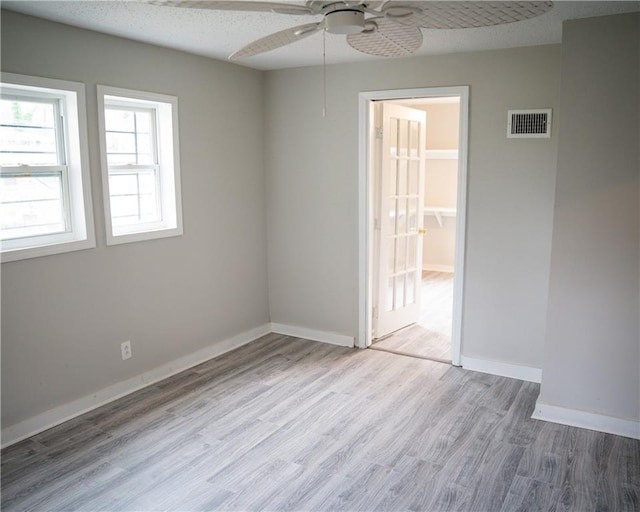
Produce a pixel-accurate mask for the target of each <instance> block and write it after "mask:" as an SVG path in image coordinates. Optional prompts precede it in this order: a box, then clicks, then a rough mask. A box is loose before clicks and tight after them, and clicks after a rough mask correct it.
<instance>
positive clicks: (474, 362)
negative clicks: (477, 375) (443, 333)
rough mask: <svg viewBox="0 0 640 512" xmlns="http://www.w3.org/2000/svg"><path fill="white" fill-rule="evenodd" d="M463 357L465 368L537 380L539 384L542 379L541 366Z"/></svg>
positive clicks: (502, 375) (512, 377)
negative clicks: (535, 366)
mask: <svg viewBox="0 0 640 512" xmlns="http://www.w3.org/2000/svg"><path fill="white" fill-rule="evenodd" d="M461 359H462V367H463V368H464V369H465V370H473V371H475V372H482V373H490V374H491V375H499V376H500V377H509V378H511V379H520V380H526V381H528V382H536V383H538V384H539V383H540V382H541V381H542V369H540V368H534V367H532V366H522V365H519V364H512V363H505V362H502V361H490V360H488V359H475V358H473V357H466V356H462V358H461Z"/></svg>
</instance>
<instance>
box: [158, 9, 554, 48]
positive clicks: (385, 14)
mask: <svg viewBox="0 0 640 512" xmlns="http://www.w3.org/2000/svg"><path fill="white" fill-rule="evenodd" d="M149 3H150V4H153V5H160V6H165V7H186V8H190V9H211V10H219V11H245V12H246V11H249V12H271V13H278V14H288V15H302V16H305V15H308V16H320V15H322V16H323V19H322V20H321V21H317V22H314V23H307V24H304V25H298V26H296V27H292V28H288V29H286V30H282V31H280V32H276V33H275V34H271V35H268V36H266V37H263V38H261V39H258V40H257V41H254V42H252V43H250V44H248V45H247V46H245V47H244V48H241V49H240V50H238V51H236V52H235V53H233V54H232V55H230V56H229V59H231V60H235V59H241V58H245V57H251V56H253V55H258V54H260V53H264V52H268V51H271V50H275V49H276V48H280V47H282V46H285V45H288V44H291V43H294V42H296V41H299V40H301V39H304V38H306V37H309V36H311V35H313V34H315V33H317V32H320V31H322V30H325V31H326V32H329V33H332V34H343V35H346V36H347V42H348V43H349V45H350V46H351V47H352V48H354V49H355V50H358V51H359V52H362V53H367V54H369V55H376V56H379V57H402V56H406V55H410V54H412V53H413V52H415V51H416V50H417V49H418V48H420V45H421V44H422V31H421V30H420V29H421V28H425V29H462V28H477V27H487V26H492V25H502V24H506V23H513V22H516V21H522V20H526V19H530V18H534V17H536V16H540V15H542V14H544V13H545V12H547V11H549V10H550V9H551V8H552V7H553V2H550V1H544V2H539V1H538V2H504V1H503V2H493V1H479V2H467V1H449V2H440V1H433V2H432V1H421V2H417V1H407V2H403V1H369V0H343V1H338V2H336V1H319V0H308V1H306V2H305V3H304V4H302V3H276V2H259V1H245V0H235V1H226V2H218V1H209V0H149Z"/></svg>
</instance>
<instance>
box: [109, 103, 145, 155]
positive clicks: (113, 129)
mask: <svg viewBox="0 0 640 512" xmlns="http://www.w3.org/2000/svg"><path fill="white" fill-rule="evenodd" d="M153 116H154V112H153V111H136V110H123V109H116V108H105V128H106V134H105V135H106V141H107V161H108V165H125V164H132V165H148V164H155V163H156V157H155V154H154V147H153V138H154V137H155V135H154V130H153V126H154V124H153Z"/></svg>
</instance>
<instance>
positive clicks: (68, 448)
mask: <svg viewBox="0 0 640 512" xmlns="http://www.w3.org/2000/svg"><path fill="white" fill-rule="evenodd" d="M537 394H538V385H536V384H532V383H526V382H522V381H518V380H513V379H507V378H503V377H496V376H492V375H486V374H482V373H476V372H470V371H466V370H462V369H460V368H455V367H452V366H450V365H446V364H441V363H435V362H431V361H426V360H422V359H414V358H409V357H403V356H397V355H394V354H390V353H387V352H380V351H373V350H355V349H346V348H342V347H336V346H331V345H326V344H321V343H315V342H309V341H303V340H297V339H294V338H290V337H286V336H279V335H269V336H266V337H264V338H262V339H260V340H258V341H256V342H254V343H252V344H250V345H247V346H245V347H243V348H241V349H238V350H236V351H234V352H232V353H229V354H227V355H225V356H223V357H220V358H218V359H215V360H212V361H209V362H207V363H205V364H203V365H201V366H198V367H196V368H193V369H191V370H188V371H185V372H183V373H181V374H179V375H176V376H174V377H172V378H170V379H168V380H166V381H163V382H161V383H159V384H156V385H153V386H151V387H149V388H146V389H144V390H141V391H139V392H137V393H135V394H133V395H130V396H127V397H125V398H123V399H121V400H118V401H117V402H114V403H112V404H109V405H107V406H104V407H102V408H100V409H97V410H95V411H93V412H90V413H88V414H85V415H84V416H82V417H80V418H77V419H75V420H72V421H70V422H68V423H65V424H63V425H61V426H58V427H56V428H53V429H51V430H49V431H47V432H44V433H42V434H39V435H37V436H35V437H33V438H31V439H28V440H26V441H24V442H21V443H19V444H16V445H14V446H12V447H9V448H8V449H6V450H4V451H3V452H2V510H4V511H16V510H30V511H46V512H53V511H57V510H67V511H73V510H87V511H88V510H105V511H106V510H108V511H134V510H138V511H140V510H145V511H146V510H149V511H151V510H182V511H192V510H194V511H195V510H207V511H214V510H236V511H240V510H242V511H252V510H272V511H281V510H282V511H284V510H344V511H350V510H362V511H365V510H366V511H373V510H381V511H399V510H414V511H417V510H424V511H447V510H456V511H467V510H475V511H488V512H500V511H504V512H506V511H526V510H545V511H554V512H559V511H563V510H573V511H580V512H584V511H596V510H601V511H604V510H610V511H613V510H619V511H637V510H638V509H639V507H640V443H639V442H638V441H634V440H631V439H627V438H623V437H617V436H613V435H608V434H602V433H596V432H592V431H588V430H582V429H578V428H572V427H566V426H561V425H556V424H552V423H545V422H540V421H536V420H532V419H530V416H531V413H532V411H533V408H534V402H535V399H536V397H537Z"/></svg>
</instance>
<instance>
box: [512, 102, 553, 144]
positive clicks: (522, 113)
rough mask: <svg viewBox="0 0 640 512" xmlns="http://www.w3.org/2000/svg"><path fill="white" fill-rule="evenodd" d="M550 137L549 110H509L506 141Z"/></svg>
mask: <svg viewBox="0 0 640 512" xmlns="http://www.w3.org/2000/svg"><path fill="white" fill-rule="evenodd" d="M549 137H551V109H550V108H543V109H538V110H509V112H508V113H507V138H508V139H531V138H534V139H536V138H537V139H539V138H546V139H548V138H549Z"/></svg>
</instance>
